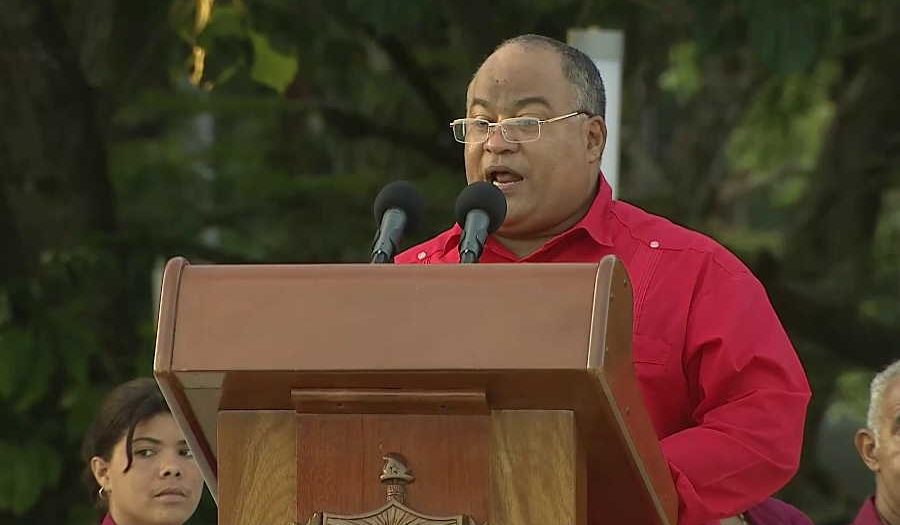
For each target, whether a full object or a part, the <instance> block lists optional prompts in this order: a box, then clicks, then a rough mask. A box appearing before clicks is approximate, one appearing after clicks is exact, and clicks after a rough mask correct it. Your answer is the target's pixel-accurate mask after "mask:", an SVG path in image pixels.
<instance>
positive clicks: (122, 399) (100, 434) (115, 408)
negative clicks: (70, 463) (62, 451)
mask: <svg viewBox="0 0 900 525" xmlns="http://www.w3.org/2000/svg"><path fill="white" fill-rule="evenodd" d="M165 413H170V411H169V406H168V405H166V400H165V399H163V396H162V394H161V393H160V391H159V387H158V386H157V385H156V381H154V380H153V379H152V378H149V377H140V378H137V379H132V380H131V381H128V382H127V383H122V384H121V385H119V386H117V387H116V388H114V389H113V390H112V392H110V393H109V394H108V395H107V396H106V398H105V399H104V400H103V403H101V404H100V410H99V411H98V412H97V415H96V416H95V417H94V421H93V423H91V426H90V428H88V431H87V433H86V434H85V436H84V441H83V442H82V444H81V459H82V460H83V461H84V465H85V467H84V481H85V483H86V484H87V486H88V489H89V490H90V491H91V495H92V497H93V498H94V501H95V504H96V505H97V506H98V507H101V508H103V507H105V506H106V502H105V501H104V500H103V499H101V498H100V497H99V494H98V491H99V490H100V485H99V484H97V480H96V479H94V473H93V472H92V471H91V458H93V457H94V456H97V457H101V458H103V459H105V460H106V461H110V460H111V459H112V452H113V447H115V446H116V443H118V442H119V440H120V439H122V438H123V437H125V438H126V439H125V457H126V458H127V461H126V463H125V470H124V471H123V472H128V469H130V468H131V461H132V459H133V456H132V450H131V446H132V444H131V442H132V440H133V439H134V427H136V426H137V425H138V424H139V423H141V422H142V421H145V420H147V419H150V418H152V417H153V416H155V415H157V414H165Z"/></svg>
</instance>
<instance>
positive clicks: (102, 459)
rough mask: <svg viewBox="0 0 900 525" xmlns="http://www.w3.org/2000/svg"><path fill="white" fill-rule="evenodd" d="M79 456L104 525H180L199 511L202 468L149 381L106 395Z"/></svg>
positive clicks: (156, 388) (136, 382) (133, 383)
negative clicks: (82, 460)
mask: <svg viewBox="0 0 900 525" xmlns="http://www.w3.org/2000/svg"><path fill="white" fill-rule="evenodd" d="M81 453H82V459H84V462H85V481H86V483H87V484H88V487H89V488H90V490H91V494H93V495H94V499H95V504H96V506H97V508H98V509H100V510H101V511H102V512H104V513H105V516H104V517H103V520H102V522H101V523H102V525H182V524H183V523H184V522H186V521H187V520H188V518H190V517H191V515H193V514H194V511H195V510H196V509H197V504H198V503H199V502H200V496H201V495H202V493H203V480H202V479H201V477H200V470H199V468H198V467H197V463H196V462H195V461H194V459H193V456H192V455H191V450H190V448H188V446H187V443H186V442H185V440H184V435H183V434H182V433H181V430H179V428H178V427H177V426H176V425H175V420H174V419H173V418H172V414H171V413H170V412H169V407H168V406H167V405H166V402H165V400H164V399H163V397H162V394H160V392H159V388H158V387H157V386H156V382H155V381H154V380H153V379H150V378H139V379H134V380H132V381H129V382H127V383H124V384H122V385H119V386H118V387H116V388H115V389H114V390H113V391H112V392H110V394H109V395H108V396H107V397H106V399H105V400H104V402H103V404H102V405H101V407H100V411H99V412H98V414H97V416H96V418H95V419H94V422H93V424H92V425H91V427H90V429H89V430H88V433H87V434H86V435H85V438H84V442H83V444H82V450H81Z"/></svg>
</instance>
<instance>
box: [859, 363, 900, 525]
mask: <svg viewBox="0 0 900 525" xmlns="http://www.w3.org/2000/svg"><path fill="white" fill-rule="evenodd" d="M854 444H855V445H856V451H857V452H859V457H861V458H862V460H863V463H865V464H866V466H867V467H869V470H871V471H872V473H873V474H875V496H873V497H871V498H869V499H867V500H866V501H865V502H864V503H863V505H862V507H860V509H859V513H858V514H857V515H856V519H854V520H853V523H852V524H851V525H900V360H897V361H894V363H893V364H891V365H890V366H888V367H887V368H885V369H884V370H883V371H881V372H880V373H879V374H878V375H876V376H875V378H874V379H872V386H871V388H870V389H869V413H868V417H867V418H866V428H863V429H860V430H859V431H857V432H856V439H855V441H854Z"/></svg>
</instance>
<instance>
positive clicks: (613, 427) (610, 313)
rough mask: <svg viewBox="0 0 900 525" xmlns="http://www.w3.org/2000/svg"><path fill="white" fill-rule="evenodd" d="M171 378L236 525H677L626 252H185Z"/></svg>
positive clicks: (164, 341) (162, 375)
mask: <svg viewBox="0 0 900 525" xmlns="http://www.w3.org/2000/svg"><path fill="white" fill-rule="evenodd" d="M154 374H155V376H156V378H157V381H158V382H159V384H160V387H161V389H162V391H163V393H164V395H165V397H166V400H167V401H168V403H169V405H170V406H171V407H172V412H173V414H174V416H175V418H176V421H177V422H178V424H179V426H180V427H181V428H182V430H184V432H185V435H186V437H187V440H188V443H189V444H190V446H191V447H192V449H193V450H194V453H195V457H196V458H197V461H198V462H199V464H200V468H201V471H202V472H203V476H204V479H205V480H206V483H207V486H208V487H209V489H210V491H211V492H212V494H213V496H214V497H215V498H216V501H217V503H218V507H219V523H220V524H222V525H238V524H254V525H257V524H260V525H268V524H273V525H274V524H277V525H287V524H289V523H299V524H306V523H323V522H324V524H325V525H337V524H340V525H346V524H353V523H359V524H363V523H371V524H375V523H380V524H384V525H393V524H394V523H400V522H403V523H410V524H418V523H421V524H427V523H448V524H449V523H458V524H462V523H472V522H474V523H477V524H479V525H480V524H483V523H490V524H491V525H545V524H561V525H569V524H572V525H584V524H588V523H590V524H598V525H599V524H612V525H618V524H629V525H642V524H648V525H651V524H653V525H655V524H671V525H674V524H675V523H676V513H677V508H678V504H677V497H676V494H675V491H674V487H673V485H672V480H671V477H670V474H669V471H668V468H667V466H666V464H665V462H664V460H663V458H662V455H661V452H660V449H659V445H658V442H657V439H656V435H655V433H654V430H653V428H652V425H651V422H650V420H649V417H648V416H647V413H646V410H645V408H644V405H643V401H642V399H641V394H640V391H639V390H638V387H637V383H636V380H635V377H634V371H633V365H632V361H631V288H630V284H629V282H628V278H627V275H626V273H625V271H624V268H623V267H622V265H621V264H620V263H618V262H617V261H616V260H615V259H614V258H612V257H608V258H606V259H604V260H603V261H602V262H600V263H599V264H547V265H542V264H531V265H528V264H521V265H501V264H491V265H466V266H450V265H447V266H443V265H441V266H438V265H435V266H394V265H380V266H370V265H312V266H302V265H298V266H293V265H259V266H254V265H247V266H243V265H242V266H227V265H222V266H218V265H196V266H194V265H190V264H189V263H188V262H187V261H186V260H184V259H182V258H175V259H172V260H170V261H169V263H168V265H167V266H166V270H165V275H164V277H163V286H162V298H161V301H160V313H159V327H158V334H157V341H156V357H155V362H154ZM385 458H388V459H387V460H386V459H385ZM398 465H399V467H398ZM404 466H405V468H407V469H409V470H411V474H412V476H414V478H415V479H414V480H413V481H412V482H410V476H408V475H407V474H408V472H400V473H399V474H397V471H398V469H400V470H402V469H403V468H404ZM391 472H393V473H394V474H395V475H388V474H389V473H391ZM380 475H381V477H387V478H388V480H387V481H386V483H387V484H388V486H389V487H388V488H389V490H393V491H394V492H393V494H392V495H390V496H387V498H386V493H385V491H386V489H385V487H383V486H382V483H381V482H380V480H379V476H380ZM400 478H403V479H402V480H400ZM397 491H399V495H398V492H397ZM404 495H405V496H404ZM404 497H405V500H404V499H403V498H404ZM386 507H390V509H387V510H385V508H386ZM378 509H381V511H382V513H381V514H379V515H377V516H373V514H374V513H375V511H377V510H378ZM404 509H405V510H404ZM408 510H411V511H414V512H415V513H418V514H416V516H414V517H413V518H410V517H409V516H408V515H407V516H406V517H402V516H401V514H403V513H404V512H407V511H408ZM388 511H390V512H388ZM314 514H315V518H314V519H312V521H310V520H311V518H313V517H314ZM401 518H402V519H401ZM417 520H418V521H417ZM440 520H443V521H440Z"/></svg>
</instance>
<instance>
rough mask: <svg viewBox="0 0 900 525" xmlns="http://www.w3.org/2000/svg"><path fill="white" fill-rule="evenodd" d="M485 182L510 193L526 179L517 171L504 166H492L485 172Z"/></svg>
mask: <svg viewBox="0 0 900 525" xmlns="http://www.w3.org/2000/svg"><path fill="white" fill-rule="evenodd" d="M485 180H487V181H488V182H490V183H491V184H493V185H494V186H496V187H497V188H499V189H500V190H501V191H504V192H506V191H509V190H511V189H513V188H514V187H515V186H516V185H517V184H519V183H521V182H522V181H523V180H525V179H524V177H522V176H521V175H519V174H518V173H516V172H515V171H513V170H511V169H509V168H506V167H504V166H492V167H490V168H488V169H487V171H486V172H485Z"/></svg>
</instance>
